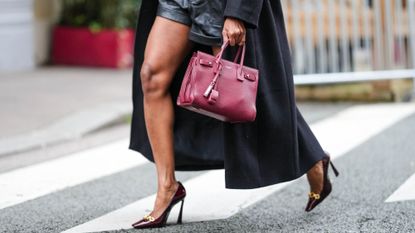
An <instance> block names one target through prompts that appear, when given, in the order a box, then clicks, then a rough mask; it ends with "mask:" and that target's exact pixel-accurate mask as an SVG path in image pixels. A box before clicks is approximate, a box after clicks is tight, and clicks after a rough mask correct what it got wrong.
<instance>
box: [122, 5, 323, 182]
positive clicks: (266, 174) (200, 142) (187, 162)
mask: <svg viewBox="0 0 415 233" xmlns="http://www.w3.org/2000/svg"><path fill="white" fill-rule="evenodd" d="M157 5H158V1H157V0H145V1H143V3H142V6H141V9H140V15H139V21H138V27H137V35H136V44H135V64H134V73H133V103H134V112H133V119H132V125H131V141H130V147H129V148H130V149H133V150H136V151H139V152H141V153H142V154H143V155H144V156H145V157H146V158H148V159H149V160H150V161H153V157H152V152H151V148H150V144H149V141H148V137H147V132H146V128H145V124H144V114H143V104H142V102H143V93H142V90H141V81H140V77H139V73H140V72H139V71H140V69H141V64H142V62H143V58H144V48H145V45H146V41H147V37H148V33H149V31H150V29H151V26H152V23H153V21H154V19H155V16H156V10H157ZM229 16H231V17H235V18H238V19H241V20H243V21H244V23H245V25H246V27H247V34H246V36H247V40H246V56H245V65H247V66H251V67H255V68H257V69H258V70H259V86H258V96H257V118H256V120H255V121H254V122H250V123H236V124H231V123H224V122H221V121H218V120H215V119H213V118H209V117H206V116H203V115H200V114H197V113H194V112H191V111H188V110H186V109H183V108H180V107H178V106H176V104H175V101H176V98H177V95H178V92H179V90H180V84H181V81H182V79H183V75H184V71H185V69H186V67H187V64H188V62H189V59H190V57H191V53H190V54H189V56H188V57H187V58H186V59H185V60H184V61H183V63H182V64H181V66H180V68H179V70H178V71H177V73H176V74H175V77H174V79H173V82H172V85H171V88H170V92H171V94H172V98H173V103H174V106H175V108H174V111H175V122H174V147H175V162H176V163H175V165H176V170H207V169H217V168H224V169H225V183H226V188H231V189H249V188H257V187H262V186H266V185H272V184H276V183H280V182H283V181H289V180H293V179H296V178H298V177H300V176H302V175H303V174H305V173H306V172H307V171H308V170H309V169H310V168H311V167H312V166H313V165H314V164H315V163H316V162H318V161H319V160H321V159H322V158H323V157H324V156H325V153H324V151H323V149H322V148H321V146H320V144H319V142H318V141H317V139H316V138H315V136H314V134H313V133H312V131H311V130H310V128H309V126H308V125H307V123H306V122H305V120H304V119H303V117H302V115H301V113H300V112H299V111H298V109H297V107H296V103H295V98H294V84H293V73H292V69H291V56H290V51H289V47H288V41H287V35H286V31H285V25H284V18H283V12H282V8H281V3H280V1H279V0H227V1H226V7H225V9H224V17H229ZM196 45H197V46H195V47H194V50H202V51H205V52H206V51H211V50H210V47H207V46H206V45H202V44H196ZM235 52H236V47H232V48H231V49H229V50H227V51H225V53H224V56H223V58H225V59H231V58H233V56H234V54H235Z"/></svg>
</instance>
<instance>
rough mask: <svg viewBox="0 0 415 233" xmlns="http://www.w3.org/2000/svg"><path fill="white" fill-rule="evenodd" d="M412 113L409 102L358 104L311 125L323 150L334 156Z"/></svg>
mask: <svg viewBox="0 0 415 233" xmlns="http://www.w3.org/2000/svg"><path fill="white" fill-rule="evenodd" d="M414 112H415V104H413V103H392V104H390V103H381V104H370V105H359V106H354V107H350V108H348V109H346V110H343V111H341V112H339V113H337V114H335V115H334V116H332V117H330V118H327V119H324V120H322V121H320V122H317V123H316V124H313V125H312V126H311V128H312V130H313V132H314V134H315V135H316V137H317V139H318V140H319V142H320V144H321V146H322V147H323V148H324V150H326V151H328V152H329V153H330V155H331V157H332V158H336V157H339V156H341V155H344V154H346V153H347V152H349V151H350V150H352V149H353V148H355V147H357V146H358V145H360V144H362V143H364V142H365V141H367V140H368V139H370V138H372V137H373V136H375V135H376V134H378V133H380V132H382V131H383V130H385V129H386V128H388V127H390V126H392V125H393V124H395V123H396V122H399V121H400V120H402V119H404V118H405V117H407V116H409V115H411V114H413V113H414Z"/></svg>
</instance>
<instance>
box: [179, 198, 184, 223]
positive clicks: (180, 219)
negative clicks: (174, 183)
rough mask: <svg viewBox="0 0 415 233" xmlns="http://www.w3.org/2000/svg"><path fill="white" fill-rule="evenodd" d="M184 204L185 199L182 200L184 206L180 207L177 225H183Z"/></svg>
mask: <svg viewBox="0 0 415 233" xmlns="http://www.w3.org/2000/svg"><path fill="white" fill-rule="evenodd" d="M183 204H184V199H183V200H182V204H181V205H180V211H179V217H177V224H182V212H183Z"/></svg>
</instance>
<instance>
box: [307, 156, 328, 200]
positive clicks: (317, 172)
mask: <svg viewBox="0 0 415 233" xmlns="http://www.w3.org/2000/svg"><path fill="white" fill-rule="evenodd" d="M323 174H324V172H323V162H322V161H321V160H320V161H318V162H317V163H316V164H315V165H314V166H313V167H312V168H311V169H310V170H309V171H308V172H307V180H308V183H309V184H310V191H312V192H314V193H321V191H322V189H323V181H324V177H323Z"/></svg>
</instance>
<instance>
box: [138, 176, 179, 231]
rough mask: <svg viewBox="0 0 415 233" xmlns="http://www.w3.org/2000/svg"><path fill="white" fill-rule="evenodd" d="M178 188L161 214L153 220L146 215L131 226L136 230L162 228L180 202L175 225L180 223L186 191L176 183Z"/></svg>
mask: <svg viewBox="0 0 415 233" xmlns="http://www.w3.org/2000/svg"><path fill="white" fill-rule="evenodd" d="M178 183H179V187H178V188H177V191H176V192H175V193H174V195H173V197H172V199H171V201H170V203H169V205H168V206H167V208H166V209H165V210H164V211H163V213H162V214H161V215H160V216H159V217H158V218H154V217H153V216H151V215H149V214H146V215H144V217H143V218H142V219H140V220H139V221H137V222H135V223H133V224H132V226H133V227H134V228H136V229H144V228H156V227H164V226H166V222H167V218H168V217H169V214H170V211H171V209H172V208H173V206H174V205H176V204H177V203H179V202H181V206H180V211H179V216H178V218H177V224H181V223H182V213H183V204H184V198H185V197H186V189H185V188H184V186H183V184H182V183H181V182H180V181H178Z"/></svg>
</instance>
